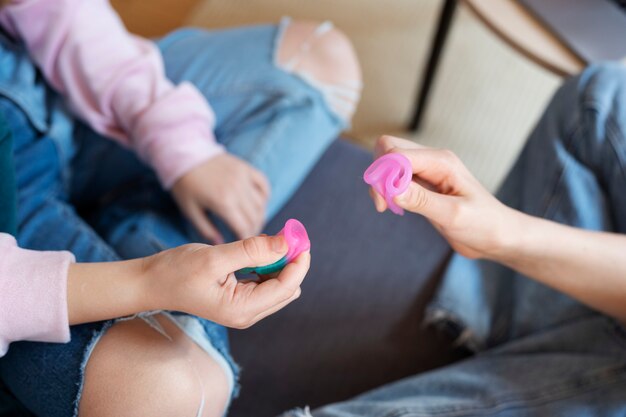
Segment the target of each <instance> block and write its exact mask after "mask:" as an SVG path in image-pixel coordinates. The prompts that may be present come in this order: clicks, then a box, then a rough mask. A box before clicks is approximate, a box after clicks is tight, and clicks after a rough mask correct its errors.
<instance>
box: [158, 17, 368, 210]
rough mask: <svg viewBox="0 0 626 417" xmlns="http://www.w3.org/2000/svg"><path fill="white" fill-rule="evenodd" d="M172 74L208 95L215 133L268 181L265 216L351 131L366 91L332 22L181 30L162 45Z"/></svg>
mask: <svg viewBox="0 0 626 417" xmlns="http://www.w3.org/2000/svg"><path fill="white" fill-rule="evenodd" d="M159 46H160V47H161V50H162V52H163V57H164V60H165V67H166V72H167V75H168V77H170V78H171V79H172V80H173V81H175V82H181V81H190V82H192V83H193V84H195V85H196V86H197V87H198V89H199V90H200V91H201V92H202V93H203V94H204V95H205V96H206V97H207V99H208V101H209V103H210V104H211V105H212V107H213V109H214V111H215V113H216V117H217V126H216V131H215V133H216V135H217V138H218V140H219V141H220V142H222V143H223V144H224V145H225V146H226V148H227V149H228V151H229V152H231V153H233V154H235V155H237V156H239V157H241V158H243V159H245V160H247V161H248V162H250V163H251V164H252V165H254V166H255V167H257V168H258V169H260V170H261V171H262V172H264V173H265V175H266V176H267V177H268V179H269V182H270V184H271V187H272V193H271V198H270V201H269V204H268V209H267V217H268V219H269V218H271V217H272V216H273V215H274V214H276V212H277V211H278V210H279V209H280V208H281V207H282V206H283V205H284V203H285V202H286V201H287V200H288V199H289V198H290V197H291V195H292V194H293V193H294V191H295V190H296V189H297V188H298V186H299V185H300V184H301V183H302V181H303V180H304V178H305V177H306V175H307V174H308V173H309V171H310V170H311V168H312V167H313V165H314V164H315V163H316V162H317V160H318V159H319V157H320V156H321V154H322V153H323V152H324V150H325V149H326V148H327V147H328V145H329V144H330V143H331V141H332V140H333V139H334V138H336V137H337V135H338V134H339V133H340V132H341V130H342V129H343V128H344V127H346V126H347V124H348V123H349V119H350V117H351V115H352V113H353V111H354V107H355V106H356V104H357V102H358V98H359V93H360V83H361V79H360V71H359V67H358V63H357V61H356V58H355V55H354V52H353V50H352V47H351V45H350V44H349V42H348V41H347V40H346V38H345V36H343V35H342V34H341V33H340V32H338V31H337V30H335V29H333V28H332V27H331V26H330V25H329V24H317V23H315V24H311V23H298V22H295V23H294V22H289V21H284V22H283V23H282V24H281V25H280V26H278V27H277V26H256V27H249V28H237V29H232V30H223V31H204V30H195V29H188V30H181V31H178V32H175V33H173V34H171V35H169V36H167V37H166V38H164V39H163V40H161V41H160V42H159Z"/></svg>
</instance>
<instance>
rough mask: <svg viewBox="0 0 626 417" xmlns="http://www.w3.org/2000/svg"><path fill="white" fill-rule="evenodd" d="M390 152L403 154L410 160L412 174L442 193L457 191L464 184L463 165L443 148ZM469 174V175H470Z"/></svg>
mask: <svg viewBox="0 0 626 417" xmlns="http://www.w3.org/2000/svg"><path fill="white" fill-rule="evenodd" d="M391 152H394V153H398V154H401V155H404V156H405V157H406V158H408V159H409V161H410V162H411V166H412V168H413V174H414V175H415V176H417V177H418V178H419V179H420V180H423V181H426V182H428V183H429V184H431V185H433V186H434V188H435V189H436V190H437V191H438V192H440V193H444V194H452V193H458V192H459V191H461V190H462V189H463V188H464V186H465V181H464V179H463V178H464V175H465V173H466V171H467V169H466V168H465V165H463V163H462V162H461V161H460V160H459V159H458V157H457V156H456V155H454V154H453V153H452V152H450V151H448V150H445V149H433V148H421V149H399V148H394V149H392V151H391ZM470 176H471V175H470Z"/></svg>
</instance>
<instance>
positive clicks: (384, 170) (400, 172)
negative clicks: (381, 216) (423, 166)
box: [363, 153, 413, 216]
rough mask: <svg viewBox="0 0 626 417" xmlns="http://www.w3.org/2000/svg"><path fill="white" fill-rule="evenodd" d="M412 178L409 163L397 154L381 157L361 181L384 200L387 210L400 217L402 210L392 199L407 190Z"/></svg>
mask: <svg viewBox="0 0 626 417" xmlns="http://www.w3.org/2000/svg"><path fill="white" fill-rule="evenodd" d="M412 178H413V167H412V166H411V161H409V160H408V159H407V157H406V156H404V155H400V154H398V153H388V154H386V155H383V156H381V157H380V158H378V159H376V160H375V161H374V162H373V163H372V165H370V166H369V168H367V169H366V170H365V174H363V180H365V182H366V183H367V184H369V185H371V186H372V187H374V189H375V190H376V192H377V193H378V194H380V195H381V196H382V197H383V198H384V199H385V201H386V202H387V207H389V210H391V211H392V212H394V213H395V214H399V215H400V216H402V215H403V214H404V210H402V208H401V207H399V206H398V205H397V204H396V203H395V202H394V201H393V198H394V197H395V196H397V195H400V194H402V193H403V192H405V191H406V190H407V188H409V184H410V183H411V179H412Z"/></svg>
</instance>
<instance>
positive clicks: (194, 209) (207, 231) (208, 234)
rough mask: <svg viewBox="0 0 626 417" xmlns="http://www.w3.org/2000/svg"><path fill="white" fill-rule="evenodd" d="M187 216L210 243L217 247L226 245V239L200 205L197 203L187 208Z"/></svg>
mask: <svg viewBox="0 0 626 417" xmlns="http://www.w3.org/2000/svg"><path fill="white" fill-rule="evenodd" d="M185 214H186V215H187V217H188V218H189V220H190V221H191V223H192V224H193V225H194V226H195V228H196V229H197V230H198V232H200V234H201V235H202V237H204V238H205V239H207V240H208V241H210V242H213V243H214V244H216V245H220V244H222V243H224V237H223V236H222V234H221V233H220V232H219V231H218V230H217V228H215V226H214V225H213V223H211V221H210V220H209V218H208V217H207V215H206V213H205V211H204V209H203V208H202V207H201V206H200V205H198V204H195V203H191V204H189V205H188V206H187V207H186V213H185Z"/></svg>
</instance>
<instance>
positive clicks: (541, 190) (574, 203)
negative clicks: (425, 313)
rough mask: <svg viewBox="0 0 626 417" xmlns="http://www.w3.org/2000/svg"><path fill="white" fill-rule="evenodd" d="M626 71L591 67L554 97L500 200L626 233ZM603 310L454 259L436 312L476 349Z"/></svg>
mask: <svg viewBox="0 0 626 417" xmlns="http://www.w3.org/2000/svg"><path fill="white" fill-rule="evenodd" d="M625 109H626V68H625V67H624V66H623V65H620V64H604V65H598V66H592V67H590V68H588V69H587V70H585V71H584V72H583V73H582V74H581V75H580V76H578V77H575V78H572V79H570V80H568V81H567V82H566V83H565V84H564V85H563V86H562V87H561V88H560V89H559V90H558V91H557V93H556V94H555V95H554V98H553V99H552V101H551V102H550V104H549V106H548V108H547V109H546V111H545V113H544V115H543V116H542V118H541V119H540V120H539V122H538V124H537V126H536V127H535V129H534V131H533V132H532V134H531V136H530V138H529V140H528V142H527V144H526V146H525V148H524V150H523V152H522V154H521V155H520V157H519V159H518V161H517V162H516V164H515V166H514V168H513V170H512V171H511V173H510V174H509V176H508V178H507V179H506V181H505V183H504V185H503V187H502V190H501V191H500V193H499V195H498V196H499V198H500V199H501V200H502V201H503V202H504V203H505V204H507V205H509V206H511V207H513V208H516V209H518V210H521V211H524V212H526V213H529V214H531V215H534V216H539V217H544V218H547V219H550V220H554V221H556V222H560V223H564V224H568V225H572V226H576V227H581V228H585V229H591V230H606V231H613V232H618V233H624V232H626V216H625V215H624V213H626V197H625V196H624V193H623V190H624V189H625V188H626V174H625V172H626V139H625V136H624V132H625V131H626V124H625V123H626V110H625ZM590 314H594V313H593V312H592V311H591V310H590V309H588V308H586V307H585V306H583V305H582V304H580V303H579V302H577V301H576V300H573V299H572V298H570V297H567V296H565V295H563V294H560V293H558V292H556V291H555V290H552V289H550V288H548V287H546V286H544V285H543V284H539V283H537V282H535V281H533V280H529V279H527V278H526V277H523V276H521V275H519V274H517V273H515V272H514V271H512V270H510V269H508V268H505V267H503V266H500V265H497V264H495V263H492V262H487V261H475V260H469V259H466V258H463V257H461V256H460V255H455V256H454V257H453V259H452V261H451V263H450V266H449V268H448V269H447V271H446V274H445V277H444V280H443V286H442V288H441V290H440V291H439V293H438V296H437V299H436V302H435V304H434V305H433V306H432V308H431V310H430V319H431V321H433V322H435V323H437V324H441V325H445V326H446V327H447V328H449V329H451V328H454V329H457V336H459V337H461V340H460V341H461V342H466V343H467V344H468V345H469V346H471V347H472V348H473V349H475V350H480V349H484V348H487V347H490V346H495V345H498V344H500V343H503V342H505V341H508V340H512V339H515V338H518V337H522V336H524V335H527V334H530V333H533V332H536V331H539V330H541V329H545V328H549V327H552V326H555V325H558V324H559V323H563V322H567V321H570V320H574V319H577V318H581V317H585V316H588V315H590Z"/></svg>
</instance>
